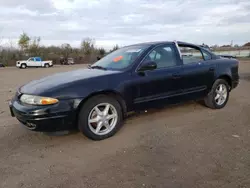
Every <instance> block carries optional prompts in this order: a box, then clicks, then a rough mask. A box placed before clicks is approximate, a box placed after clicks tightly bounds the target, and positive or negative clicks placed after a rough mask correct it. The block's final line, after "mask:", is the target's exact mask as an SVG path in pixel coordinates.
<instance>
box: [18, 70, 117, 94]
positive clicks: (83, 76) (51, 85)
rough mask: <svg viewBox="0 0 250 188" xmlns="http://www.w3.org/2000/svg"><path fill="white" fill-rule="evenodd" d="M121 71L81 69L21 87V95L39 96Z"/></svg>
mask: <svg viewBox="0 0 250 188" xmlns="http://www.w3.org/2000/svg"><path fill="white" fill-rule="evenodd" d="M117 73H119V71H110V70H100V69H80V70H75V71H69V72H63V73H57V74H54V75H51V76H47V77H44V78H41V79H39V80H34V81H31V82H29V83H27V84H26V85H23V86H22V87H20V89H19V90H20V92H21V93H26V94H33V95H39V94H41V93H47V92H49V91H52V90H56V89H58V88H64V87H66V86H69V85H70V84H73V83H74V82H78V81H82V80H88V79H91V78H96V77H101V76H106V75H111V74H117Z"/></svg>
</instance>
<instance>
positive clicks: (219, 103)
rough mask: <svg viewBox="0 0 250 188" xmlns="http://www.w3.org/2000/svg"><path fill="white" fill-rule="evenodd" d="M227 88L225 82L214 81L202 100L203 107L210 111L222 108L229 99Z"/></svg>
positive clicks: (222, 80) (221, 80) (220, 80)
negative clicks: (210, 109)
mask: <svg viewBox="0 0 250 188" xmlns="http://www.w3.org/2000/svg"><path fill="white" fill-rule="evenodd" d="M229 88H230V87H229V85H228V82H227V81H226V80H224V79H218V80H216V81H215V83H214V84H213V87H212V89H211V91H210V93H209V94H208V95H207V96H206V98H205V99H204V102H205V105H206V106H207V107H209V108H212V109H221V108H223V107H224V106H225V105H226V104H227V102H228V99H229Z"/></svg>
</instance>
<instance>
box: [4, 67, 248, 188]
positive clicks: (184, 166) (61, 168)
mask: <svg viewBox="0 0 250 188" xmlns="http://www.w3.org/2000/svg"><path fill="white" fill-rule="evenodd" d="M80 67H83V66H82V65H74V66H64V67H62V66H59V67H53V68H50V69H42V68H37V69H36V68H35V69H26V70H19V69H16V68H6V69H0V83H1V88H0V97H1V100H0V187H3V188H15V187H25V188H26V187H32V188H35V187H46V188H47V187H51V188H55V187H60V188H71V187H75V188H79V187H83V188H84V187H105V188H106V187H107V188H113V187H114V188H117V187H119V188H123V187H124V188H128V187H135V188H138V187H157V188H161V187H164V188H166V187H169V188H180V187H188V188H196V187H202V188H213V187H214V188H220V187H223V188H231V187H232V188H243V187H246V188H247V187H250V157H249V156H250V149H249V148H250V137H249V136H250V63H247V62H242V63H241V67H240V72H241V77H242V78H241V83H240V85H239V87H238V88H237V89H236V90H234V91H233V92H232V93H231V96H230V100H229V103H228V105H227V106H226V107H225V108H224V109H222V110H211V109H208V108H206V107H204V106H202V105H200V104H197V103H193V102H190V103H187V104H184V105H178V106H173V107H169V108H165V109H162V110H149V111H148V112H147V113H142V114H136V115H133V116H132V117H130V118H129V119H127V120H126V123H125V125H124V127H123V128H122V129H121V130H120V131H119V132H118V133H117V134H116V135H115V136H114V137H112V138H110V139H108V140H104V141H101V142H93V141H90V140H88V139H86V138H85V137H84V136H83V135H82V134H81V133H74V134H70V135H65V136H48V135H45V134H42V133H36V132H30V131H28V130H26V129H25V128H23V127H22V126H21V125H20V124H19V123H18V121H17V120H16V119H14V118H12V117H11V116H10V114H9V111H8V106H7V101H8V100H9V99H10V98H11V96H12V95H13V94H14V92H15V89H16V88H17V87H18V86H20V85H21V84H24V83H26V82H27V81H30V80H32V79H37V78H40V77H42V76H45V75H49V74H51V73H54V72H61V71H68V70H72V69H77V68H80Z"/></svg>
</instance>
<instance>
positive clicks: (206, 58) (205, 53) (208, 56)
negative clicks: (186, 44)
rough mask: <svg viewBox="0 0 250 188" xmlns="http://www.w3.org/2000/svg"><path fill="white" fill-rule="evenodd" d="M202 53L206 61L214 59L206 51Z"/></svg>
mask: <svg viewBox="0 0 250 188" xmlns="http://www.w3.org/2000/svg"><path fill="white" fill-rule="evenodd" d="M202 53H203V57H204V59H205V60H206V61H207V60H210V59H212V56H211V55H210V54H209V53H207V52H206V51H205V50H202Z"/></svg>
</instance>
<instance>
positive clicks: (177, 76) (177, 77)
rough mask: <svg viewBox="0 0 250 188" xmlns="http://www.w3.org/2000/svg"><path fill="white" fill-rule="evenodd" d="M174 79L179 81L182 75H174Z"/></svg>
mask: <svg viewBox="0 0 250 188" xmlns="http://www.w3.org/2000/svg"><path fill="white" fill-rule="evenodd" d="M172 78H173V79H179V78H181V75H179V74H177V73H176V74H173V75H172Z"/></svg>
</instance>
